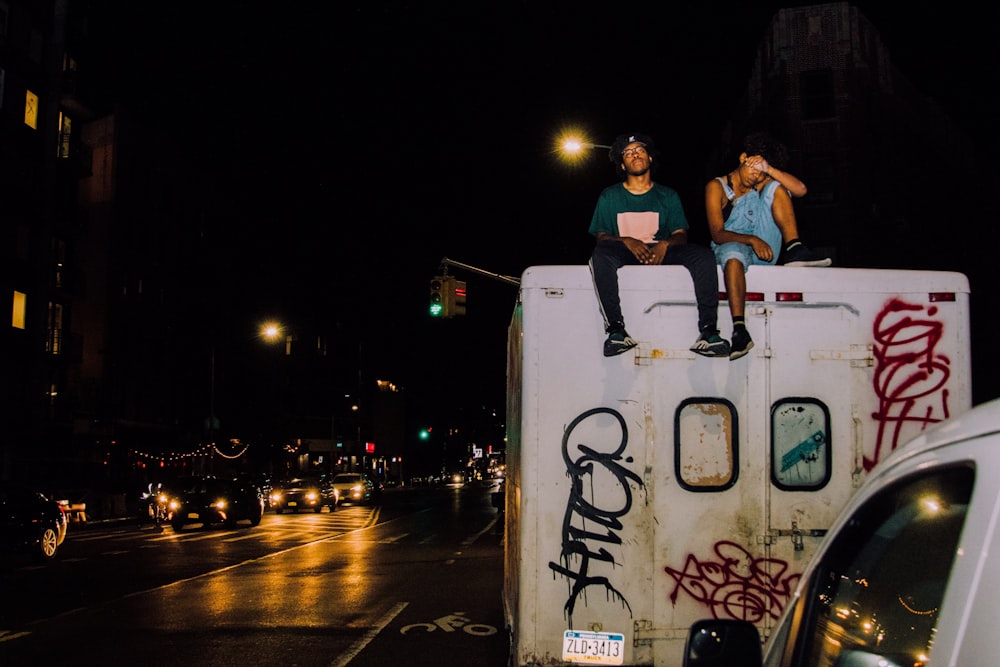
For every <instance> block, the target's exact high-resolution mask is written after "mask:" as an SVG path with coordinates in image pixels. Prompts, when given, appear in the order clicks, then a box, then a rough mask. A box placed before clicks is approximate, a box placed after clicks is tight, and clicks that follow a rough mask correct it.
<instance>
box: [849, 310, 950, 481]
mask: <svg viewBox="0 0 1000 667" xmlns="http://www.w3.org/2000/svg"><path fill="white" fill-rule="evenodd" d="M923 311H924V306H920V305H915V304H910V303H905V302H903V301H900V300H899V299H893V300H892V301H890V302H889V303H887V304H886V305H885V307H884V308H883V309H882V312H881V313H879V315H878V317H876V318H875V322H874V325H873V335H874V338H875V345H874V354H875V374H874V377H873V380H872V383H873V385H874V388H875V395H876V396H877V397H878V400H879V407H878V411H877V412H874V413H873V414H872V418H873V419H875V421H876V422H878V432H877V434H876V437H875V451H874V453H873V455H872V456H871V457H868V456H867V455H866V456H865V457H864V467H865V470H866V471H870V470H871V469H872V468H874V467H875V464H877V463H878V462H879V461H880V460H882V458H884V457H885V456H886V455H887V454H888V453H889V452H891V451H892V450H894V449H896V447H897V446H898V445H899V444H900V443H901V442H905V441H906V440H907V439H908V438H909V437H912V436H913V435H916V433H913V434H906V435H904V426H906V425H907V424H916V425H919V427H920V430H923V429H925V428H927V426H928V425H931V424H936V423H938V422H940V421H943V420H945V419H947V418H948V416H949V409H948V390H947V389H946V388H945V385H946V384H947V382H948V378H949V377H950V376H951V360H950V359H949V358H948V357H947V356H945V355H943V354H939V353H937V352H936V351H935V348H936V347H937V345H938V343H939V342H940V341H941V334H942V332H943V331H944V324H943V322H941V320H939V319H933V318H934V316H935V315H937V307H935V306H931V307H930V308H927V309H926V313H923ZM921 314H923V315H925V317H920V315H921Z"/></svg>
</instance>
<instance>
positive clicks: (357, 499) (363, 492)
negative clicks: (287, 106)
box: [333, 472, 378, 505]
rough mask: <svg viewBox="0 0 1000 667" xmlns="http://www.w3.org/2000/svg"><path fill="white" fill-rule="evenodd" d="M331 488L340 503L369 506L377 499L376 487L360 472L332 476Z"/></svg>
mask: <svg viewBox="0 0 1000 667" xmlns="http://www.w3.org/2000/svg"><path fill="white" fill-rule="evenodd" d="M333 488H334V489H335V490H336V492H337V496H338V497H339V499H340V502H342V503H358V504H365V505H367V504H370V503H373V502H375V499H376V498H377V497H378V487H377V486H376V485H375V483H374V482H373V481H372V480H371V478H370V477H368V475H366V474H364V473H361V472H342V473H338V474H336V475H334V476H333Z"/></svg>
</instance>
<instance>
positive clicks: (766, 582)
mask: <svg viewBox="0 0 1000 667" xmlns="http://www.w3.org/2000/svg"><path fill="white" fill-rule="evenodd" d="M714 551H715V555H716V556H717V557H718V560H714V561H713V560H704V561H699V560H698V558H697V557H696V556H695V555H694V554H688V557H687V561H686V562H685V563H684V569H683V570H675V569H674V568H672V567H665V568H663V569H664V571H665V572H666V573H667V574H669V575H670V576H671V577H673V579H674V581H675V582H676V583H677V585H676V586H675V587H674V590H673V591H671V593H670V601H671V602H672V603H674V604H676V603H677V598H678V597H679V596H680V594H681V593H682V592H683V593H686V594H687V595H689V596H691V597H692V598H694V599H695V600H697V601H698V602H701V603H702V604H704V605H705V606H706V607H708V610H709V612H710V613H711V614H712V617H713V618H732V619H736V620H742V621H750V622H752V623H759V622H760V621H761V619H763V618H764V617H765V616H770V617H771V618H773V619H777V618H778V616H780V615H781V612H782V610H783V609H784V605H785V603H786V602H788V598H789V596H790V595H791V593H792V591H793V590H794V589H795V586H796V584H797V583H798V581H799V579H800V578H801V576H802V574H801V573H796V574H788V563H786V562H785V561H783V560H778V559H775V558H754V557H753V556H752V555H751V554H750V552H749V551H747V550H746V549H744V548H743V547H741V546H740V545H738V544H736V543H735V542H729V541H726V540H723V541H720V542H716V543H715V547H714ZM769 571H770V573H769Z"/></svg>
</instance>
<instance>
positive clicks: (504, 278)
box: [441, 257, 521, 285]
mask: <svg viewBox="0 0 1000 667" xmlns="http://www.w3.org/2000/svg"><path fill="white" fill-rule="evenodd" d="M449 266H454V267H458V268H460V269H465V270H466V271H472V272H473V273H478V274H479V275H481V276H486V277H487V278H493V279H494V280H499V281H500V282H503V283H507V284H509V285H520V284H521V281H520V280H518V279H517V278H513V277H511V276H504V275H501V274H499V273H493V272H491V271H485V270H483V269H480V268H477V267H475V266H470V265H469V264H463V263H462V262H456V261H455V260H453V259H448V258H447V257H443V258H441V267H442V268H441V272H442V274H443V275H448V267H449Z"/></svg>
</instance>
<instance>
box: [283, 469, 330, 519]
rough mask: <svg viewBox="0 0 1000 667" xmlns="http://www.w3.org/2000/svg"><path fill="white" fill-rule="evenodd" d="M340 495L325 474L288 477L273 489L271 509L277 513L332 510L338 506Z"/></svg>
mask: <svg viewBox="0 0 1000 667" xmlns="http://www.w3.org/2000/svg"><path fill="white" fill-rule="evenodd" d="M338 501H339V496H338V494H337V491H336V489H334V487H333V485H332V484H331V483H330V480H329V479H327V478H326V477H325V476H304V477H294V478H292V479H287V480H285V481H284V482H282V483H280V484H277V485H276V486H275V487H274V489H273V490H272V491H271V499H270V503H271V509H273V510H274V512H275V514H282V513H284V512H285V511H286V510H288V511H290V512H298V511H300V510H301V511H311V512H316V513H319V512H322V511H323V507H329V508H330V511H331V512H332V511H333V510H334V509H335V508H336V507H337V502H338Z"/></svg>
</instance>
